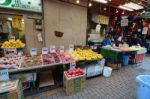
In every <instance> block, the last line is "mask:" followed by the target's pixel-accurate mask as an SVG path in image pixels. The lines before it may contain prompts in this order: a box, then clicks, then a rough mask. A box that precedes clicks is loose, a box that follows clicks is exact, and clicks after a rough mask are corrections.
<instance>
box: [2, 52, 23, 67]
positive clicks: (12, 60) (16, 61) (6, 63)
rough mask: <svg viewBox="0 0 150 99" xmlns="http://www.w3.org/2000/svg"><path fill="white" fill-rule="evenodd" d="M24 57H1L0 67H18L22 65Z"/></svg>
mask: <svg viewBox="0 0 150 99" xmlns="http://www.w3.org/2000/svg"><path fill="white" fill-rule="evenodd" d="M21 60H22V57H21V56H18V55H13V56H9V57H1V58H0V68H11V69H16V68H19V67H20V65H21Z"/></svg>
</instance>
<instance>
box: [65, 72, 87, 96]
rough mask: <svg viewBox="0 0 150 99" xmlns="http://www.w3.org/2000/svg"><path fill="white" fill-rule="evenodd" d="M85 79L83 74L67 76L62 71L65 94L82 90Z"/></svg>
mask: <svg viewBox="0 0 150 99" xmlns="http://www.w3.org/2000/svg"><path fill="white" fill-rule="evenodd" d="M85 80H86V77H85V75H82V76H77V77H71V78H68V77H67V75H66V72H64V77H63V84H64V90H65V92H66V94H67V95H73V94H76V93H78V92H81V91H83V90H84V88H85Z"/></svg>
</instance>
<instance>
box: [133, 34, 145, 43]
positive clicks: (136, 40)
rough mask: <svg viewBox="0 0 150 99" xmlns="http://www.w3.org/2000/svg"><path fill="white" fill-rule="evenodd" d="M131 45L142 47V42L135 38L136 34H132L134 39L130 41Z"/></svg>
mask: <svg viewBox="0 0 150 99" xmlns="http://www.w3.org/2000/svg"><path fill="white" fill-rule="evenodd" d="M131 45H132V46H133V45H140V46H141V45H142V40H141V39H140V38H138V37H137V34H134V37H133V38H132V40H131Z"/></svg>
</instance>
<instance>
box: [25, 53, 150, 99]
mask: <svg viewBox="0 0 150 99" xmlns="http://www.w3.org/2000/svg"><path fill="white" fill-rule="evenodd" d="M149 63H150V56H149V55H148V56H147V55H146V58H145V60H144V62H143V64H142V65H141V66H137V67H133V66H127V67H124V68H122V69H120V70H116V71H113V74H112V76H111V77H110V78H104V77H103V76H99V77H96V78H92V79H88V80H87V81H86V89H85V90H84V91H83V92H80V93H77V94H75V95H72V96H67V95H66V94H65V92H64V91H63V89H62V88H58V89H55V90H51V91H47V92H44V93H40V94H35V95H33V96H30V97H26V99H135V93H136V90H137V84H136V82H135V78H136V76H137V75H140V74H150V67H149Z"/></svg>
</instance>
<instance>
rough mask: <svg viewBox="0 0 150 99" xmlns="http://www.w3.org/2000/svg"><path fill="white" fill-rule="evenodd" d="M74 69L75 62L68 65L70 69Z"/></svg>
mask: <svg viewBox="0 0 150 99" xmlns="http://www.w3.org/2000/svg"><path fill="white" fill-rule="evenodd" d="M75 67H76V62H75V61H73V62H71V63H70V69H72V68H75Z"/></svg>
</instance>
